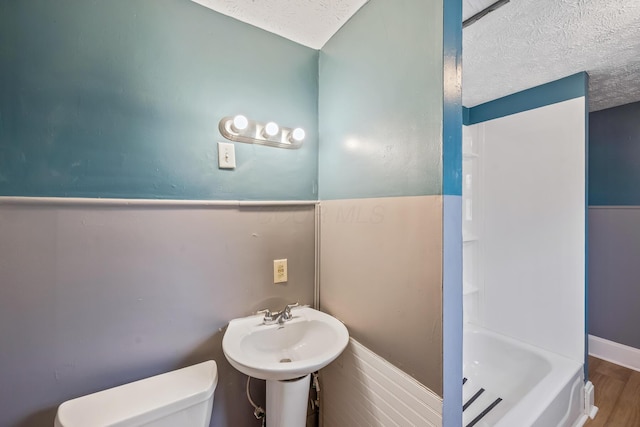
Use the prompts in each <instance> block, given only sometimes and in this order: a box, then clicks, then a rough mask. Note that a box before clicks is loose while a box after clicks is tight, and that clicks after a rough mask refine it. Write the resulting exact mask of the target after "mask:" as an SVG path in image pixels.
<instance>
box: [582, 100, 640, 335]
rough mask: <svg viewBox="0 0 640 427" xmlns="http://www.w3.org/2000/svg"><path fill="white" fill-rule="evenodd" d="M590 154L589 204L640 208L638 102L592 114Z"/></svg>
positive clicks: (639, 121)
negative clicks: (639, 184)
mask: <svg viewBox="0 0 640 427" xmlns="http://www.w3.org/2000/svg"><path fill="white" fill-rule="evenodd" d="M589 151H590V154H591V155H590V156H589V204H590V205H597V206H640V186H638V183H640V102H635V103H633V104H626V105H621V106H619V107H615V108H609V109H607V110H601V111H596V112H594V113H591V114H590V115H589ZM638 342H640V339H639V340H638Z"/></svg>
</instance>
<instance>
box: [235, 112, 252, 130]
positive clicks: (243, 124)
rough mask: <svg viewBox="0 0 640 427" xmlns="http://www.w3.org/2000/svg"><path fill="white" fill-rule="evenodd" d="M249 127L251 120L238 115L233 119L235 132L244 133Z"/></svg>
mask: <svg viewBox="0 0 640 427" xmlns="http://www.w3.org/2000/svg"><path fill="white" fill-rule="evenodd" d="M247 126H249V120H247V118H246V117H245V116H243V115H241V114H238V115H237V116H235V117H234V118H233V122H232V123H231V129H232V130H233V131H234V132H240V131H243V130H245V129H246V128H247Z"/></svg>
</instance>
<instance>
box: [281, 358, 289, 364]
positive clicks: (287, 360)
mask: <svg viewBox="0 0 640 427" xmlns="http://www.w3.org/2000/svg"><path fill="white" fill-rule="evenodd" d="M289 362H291V359H289V358H286V359H280V363H289Z"/></svg>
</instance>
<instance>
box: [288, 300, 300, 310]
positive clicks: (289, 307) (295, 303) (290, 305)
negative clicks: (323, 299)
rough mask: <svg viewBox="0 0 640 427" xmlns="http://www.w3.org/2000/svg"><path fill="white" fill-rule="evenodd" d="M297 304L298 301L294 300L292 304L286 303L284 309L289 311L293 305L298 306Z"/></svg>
mask: <svg viewBox="0 0 640 427" xmlns="http://www.w3.org/2000/svg"><path fill="white" fill-rule="evenodd" d="M299 305H300V303H299V302H294V303H293V304H287V306H286V307H285V310H287V311H291V309H292V308H293V307H298V306H299Z"/></svg>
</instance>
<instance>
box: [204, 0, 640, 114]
mask: <svg viewBox="0 0 640 427" xmlns="http://www.w3.org/2000/svg"><path fill="white" fill-rule="evenodd" d="M192 1H195V2H196V3H200V4H202V5H203V6H206V7H208V8H210V9H213V10H216V11H218V12H220V13H223V14H225V15H229V16H232V17H234V18H236V19H239V20H240V21H243V22H246V23H249V24H251V25H254V26H256V27H260V28H262V29H265V30H267V31H270V32H273V33H276V34H279V35H281V36H283V37H286V38H288V39H290V40H293V41H295V42H297V43H300V44H303V45H305V46H308V47H311V48H314V49H320V48H321V47H322V46H324V44H325V43H326V42H327V41H328V40H329V39H330V38H331V36H332V35H333V34H334V33H335V32H336V31H338V30H339V29H340V27H341V26H342V25H343V24H344V23H345V22H346V21H347V20H348V19H349V18H350V17H351V16H352V15H353V14H355V13H356V12H357V11H358V9H359V8H360V7H361V6H362V5H363V4H365V3H366V2H367V1H368V0H192ZM378 1H379V0H378ZM386 1H392V0H386ZM425 1H426V0H425ZM494 2H495V0H463V16H464V17H465V18H468V17H470V16H472V15H474V14H475V13H477V12H479V11H480V10H482V9H484V8H485V7H486V6H487V5H489V4H492V3H494ZM463 45H464V46H463V61H462V63H463V81H462V83H463V94H462V97H463V104H464V105H465V106H467V107H472V106H474V105H478V104H481V103H483V102H486V101H491V100H493V99H496V98H500V97H502V96H505V95H508V94H511V93H514V92H518V91H520V90H523V89H528V88H530V87H533V86H537V85H540V84H543V83H547V82H550V81H552V80H557V79H559V78H562V77H566V76H568V75H571V74H574V73H577V72H580V71H587V72H588V73H589V75H590V76H591V78H590V83H589V92H590V109H591V110H592V111H596V110H601V109H604V108H610V107H614V106H617V105H622V104H628V103H630V102H636V101H640V0H511V1H510V2H509V3H507V4H506V5H504V6H503V7H501V8H500V9H498V10H496V11H494V12H491V13H489V14H488V15H486V16H485V17H483V18H482V19H480V20H479V21H477V22H476V23H474V24H472V25H470V26H469V27H467V28H465V29H464V36H463Z"/></svg>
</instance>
